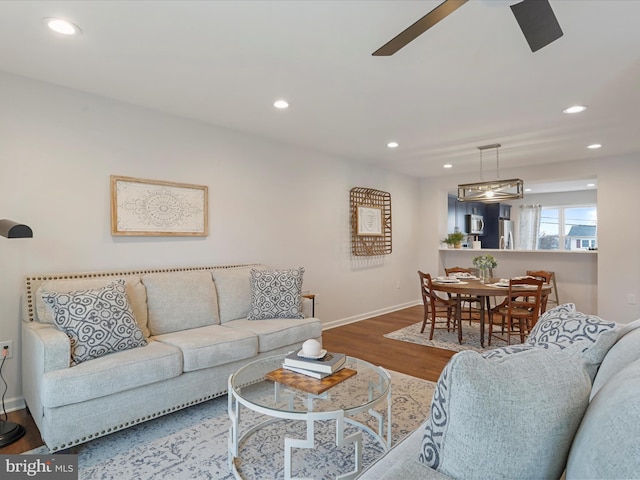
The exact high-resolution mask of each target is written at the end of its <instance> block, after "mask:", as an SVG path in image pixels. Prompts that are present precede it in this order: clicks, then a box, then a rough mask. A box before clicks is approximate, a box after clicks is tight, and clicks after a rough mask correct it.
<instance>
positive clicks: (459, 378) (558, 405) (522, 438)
mask: <svg viewBox="0 0 640 480" xmlns="http://www.w3.org/2000/svg"><path fill="white" fill-rule="evenodd" d="M590 390H591V381H590V379H589V376H588V375H587V373H586V371H585V370H584V368H583V366H582V362H581V359H580V357H579V356H575V355H567V354H565V353H564V352H562V351H555V350H551V351H550V350H545V349H542V348H536V347H528V348H525V349H523V350H521V351H519V352H518V353H517V354H513V355H505V356H503V357H501V358H494V359H485V358H483V357H482V356H481V355H480V354H479V353H477V352H473V351H464V352H460V353H458V354H456V355H454V356H453V357H452V358H451V360H450V361H449V363H448V364H447V366H446V367H445V368H444V370H443V371H442V374H441V375H440V379H439V380H438V383H437V386H436V391H435V392H434V396H433V400H432V404H431V411H430V414H429V419H428V420H427V422H425V430H424V437H423V441H422V445H421V449H420V452H419V458H418V461H420V462H421V463H424V464H426V465H427V466H429V467H430V468H433V469H435V470H438V471H439V472H441V473H444V474H446V475H449V476H451V477H453V478H466V479H483V480H484V479H487V478H505V479H507V478H517V479H520V480H525V479H536V480H537V479H540V478H559V477H560V476H561V475H562V472H563V470H564V466H565V461H566V458H567V454H568V452H569V448H570V447H571V441H572V439H573V436H574V434H575V432H576V430H577V429H578V426H579V425H580V421H581V419H582V416H583V414H584V411H585V409H586V408H587V405H588V401H589V392H590Z"/></svg>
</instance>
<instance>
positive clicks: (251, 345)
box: [152, 325, 258, 372]
mask: <svg viewBox="0 0 640 480" xmlns="http://www.w3.org/2000/svg"><path fill="white" fill-rule="evenodd" d="M152 338H153V339H154V340H157V341H159V342H163V343H167V344H169V345H173V346H175V347H177V348H179V349H180V350H181V351H182V355H183V358H184V367H183V368H184V371H185V372H191V371H194V370H200V369H202V368H209V367H215V366H218V365H223V364H225V363H231V362H235V361H236V360H243V359H245V358H251V357H254V356H255V355H257V354H258V337H257V336H256V335H255V334H254V333H252V332H249V331H246V330H244V331H243V330H237V329H234V328H228V327H226V326H224V325H209V326H207V327H200V328H192V329H190V330H183V331H181V332H173V333H165V334H164V335H158V336H156V337H152Z"/></svg>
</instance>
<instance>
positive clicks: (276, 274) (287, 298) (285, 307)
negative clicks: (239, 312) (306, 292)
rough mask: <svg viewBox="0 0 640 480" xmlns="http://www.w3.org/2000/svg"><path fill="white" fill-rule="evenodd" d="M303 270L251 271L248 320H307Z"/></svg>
mask: <svg viewBox="0 0 640 480" xmlns="http://www.w3.org/2000/svg"><path fill="white" fill-rule="evenodd" d="M303 274H304V267H298V268H292V269H290V270H257V269H255V268H254V269H252V270H251V310H250V311H249V316H248V319H249V320H265V319H271V318H304V314H303V312H302V276H303Z"/></svg>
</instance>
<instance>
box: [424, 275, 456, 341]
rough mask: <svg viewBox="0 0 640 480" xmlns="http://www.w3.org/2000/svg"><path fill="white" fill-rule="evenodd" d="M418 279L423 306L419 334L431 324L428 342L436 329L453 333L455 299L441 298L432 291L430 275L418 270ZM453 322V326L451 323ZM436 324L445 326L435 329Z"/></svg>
mask: <svg viewBox="0 0 640 480" xmlns="http://www.w3.org/2000/svg"><path fill="white" fill-rule="evenodd" d="M418 276H419V277H420V291H421V292H422V302H423V304H424V319H423V320H422V328H421V329H420V333H424V329H425V328H426V326H427V323H431V331H430V332H429V340H433V332H434V331H435V329H436V328H440V329H444V328H446V329H447V331H448V332H449V331H455V329H456V320H455V318H456V307H457V301H456V299H451V298H442V297H440V296H439V295H437V293H436V292H435V291H434V290H433V283H432V281H431V275H430V274H428V273H422V272H421V271H419V270H418ZM452 320H453V326H452V325H451V321H452ZM437 324H445V326H441V327H437V326H436V325H437Z"/></svg>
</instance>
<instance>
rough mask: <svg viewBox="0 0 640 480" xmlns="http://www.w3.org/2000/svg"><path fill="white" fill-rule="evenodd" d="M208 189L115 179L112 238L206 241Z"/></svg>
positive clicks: (113, 185) (198, 186) (158, 182)
mask: <svg viewBox="0 0 640 480" xmlns="http://www.w3.org/2000/svg"><path fill="white" fill-rule="evenodd" d="M208 205H209V200H208V188H207V187H206V186H203V185H189V184H186V183H174V182H163V181H160V180H144V179H140V178H131V177H120V176H116V175H111V234H112V235H138V236H174V237H178V236H180V237H206V236H207V235H208V234H209V225H208Z"/></svg>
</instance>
